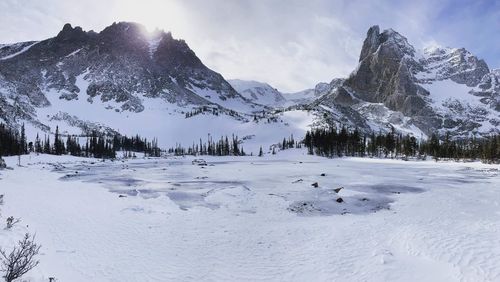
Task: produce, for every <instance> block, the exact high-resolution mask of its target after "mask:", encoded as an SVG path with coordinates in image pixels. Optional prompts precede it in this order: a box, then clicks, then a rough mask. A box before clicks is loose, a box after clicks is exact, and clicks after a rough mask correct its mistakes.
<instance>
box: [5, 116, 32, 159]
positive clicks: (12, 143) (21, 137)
mask: <svg viewBox="0 0 500 282" xmlns="http://www.w3.org/2000/svg"><path fill="white" fill-rule="evenodd" d="M27 152H28V145H27V142H26V134H25V133H24V124H23V126H22V127H21V131H20V132H19V131H18V130H12V129H10V128H9V127H7V126H6V125H5V124H3V123H0V156H13V155H22V154H26V153H27Z"/></svg>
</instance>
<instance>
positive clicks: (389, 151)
mask: <svg viewBox="0 0 500 282" xmlns="http://www.w3.org/2000/svg"><path fill="white" fill-rule="evenodd" d="M499 144H500V135H498V134H495V135H491V136H489V137H483V138H474V137H473V138H461V139H456V140H453V139H452V138H451V136H450V134H449V133H446V134H445V136H443V137H440V136H439V135H437V134H434V135H432V136H431V138H429V139H428V140H422V141H420V142H419V141H418V140H417V139H416V138H415V137H413V136H410V135H403V134H399V133H396V132H395V131H394V130H392V131H391V132H388V133H382V132H379V133H378V134H376V133H372V134H370V135H366V134H361V133H360V132H359V131H358V130H357V129H355V130H348V129H347V128H346V127H345V126H343V127H342V128H341V129H340V130H337V129H336V128H330V129H322V128H316V129H313V130H311V131H308V132H307V133H306V136H305V138H304V145H305V146H306V147H307V149H308V152H309V154H315V155H319V156H325V157H341V156H358V157H365V156H369V157H385V158H387V157H391V158H408V157H418V158H425V157H427V156H432V157H434V158H435V159H440V158H442V159H456V160H459V159H471V160H476V159H481V160H482V161H485V162H499V160H500V146H499Z"/></svg>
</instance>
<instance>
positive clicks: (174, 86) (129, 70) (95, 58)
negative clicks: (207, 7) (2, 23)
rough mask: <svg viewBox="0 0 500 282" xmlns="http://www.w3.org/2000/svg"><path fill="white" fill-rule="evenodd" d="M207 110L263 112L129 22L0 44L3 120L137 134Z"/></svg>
mask: <svg viewBox="0 0 500 282" xmlns="http://www.w3.org/2000/svg"><path fill="white" fill-rule="evenodd" d="M202 107H203V109H204V110H205V111H210V112H212V113H215V112H216V113H217V114H219V113H220V114H227V115H228V116H231V117H232V118H235V119H238V120H245V119H246V117H245V114H250V113H252V112H254V111H261V110H262V109H263V106H261V105H257V104H255V103H252V102H251V101H250V100H248V99H246V98H244V97H243V96H241V95H240V94H239V93H238V92H236V91H235V90H234V89H233V88H232V87H231V85H230V84H229V83H228V82H227V81H226V80H225V79H224V78H223V77H222V76H221V75H220V74H218V73H216V72H214V71H212V70H210V69H209V68H207V67H206V66H205V65H204V64H203V63H202V62H201V61H200V59H199V58H198V57H197V56H196V55H195V53H194V52H193V51H192V50H191V49H190V48H189V47H188V45H187V44H186V42H184V41H183V40H177V39H174V38H173V37H172V35H171V34H170V33H166V32H163V31H156V32H154V33H148V32H147V31H146V30H145V28H144V27H143V26H141V25H139V24H136V23H129V22H120V23H114V24H113V25H111V26H109V27H107V28H105V29H104V30H103V31H101V32H99V33H96V32H93V31H88V32H85V31H83V30H82V29H81V28H80V27H74V28H73V27H72V26H71V25H70V24H66V25H65V26H64V27H63V29H62V30H61V32H59V34H58V35H57V36H56V37H53V38H50V39H47V40H43V41H40V42H25V43H17V44H11V45H2V46H0V119H1V120H3V121H4V122H6V123H8V124H13V125H16V124H17V125H19V123H21V122H28V123H29V124H30V125H31V126H33V127H35V128H38V130H43V131H53V130H54V128H55V124H59V125H61V124H66V125H67V126H68V127H69V128H72V127H73V128H74V127H76V128H77V131H89V130H94V129H98V130H102V129H106V128H107V129H109V130H116V131H119V130H123V127H124V126H125V125H126V126H128V127H134V125H135V124H137V126H136V127H134V130H135V131H136V132H139V131H140V130H139V129H141V128H142V127H141V124H142V125H143V124H144V123H152V122H153V121H154V120H157V121H164V120H165V118H166V117H167V116H168V115H169V114H173V113H174V114H177V115H184V112H189V111H192V110H193V109H198V108H202ZM143 116H144V118H145V119H142V118H141V117H143ZM127 119H129V120H130V122H127V121H126V120H127ZM115 121H116V122H115ZM120 124H121V125H122V126H120Z"/></svg>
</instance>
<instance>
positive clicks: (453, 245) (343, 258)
mask: <svg viewBox="0 0 500 282" xmlns="http://www.w3.org/2000/svg"><path fill="white" fill-rule="evenodd" d="M192 159H193V158H192V157H186V158H180V157H179V158H168V159H135V160H125V161H114V162H111V161H106V162H102V161H99V160H93V159H83V158H72V157H56V156H46V155H40V156H35V155H31V156H24V157H23V158H22V164H23V167H17V166H16V162H17V159H16V158H14V157H9V158H7V159H6V161H7V163H8V165H10V166H12V167H13V168H14V169H13V170H4V171H1V172H0V194H4V195H5V197H4V198H5V199H4V204H3V205H2V206H0V209H1V216H2V218H1V221H2V222H5V218H6V217H7V216H10V215H12V216H15V217H19V218H21V220H22V221H21V223H20V224H18V225H17V226H15V227H14V228H13V229H12V230H4V229H1V230H0V246H1V247H2V248H6V249H10V248H11V247H12V245H13V244H14V242H16V241H17V240H18V239H20V238H21V236H22V234H24V233H25V232H27V231H29V232H31V233H36V241H37V242H39V243H41V244H42V252H41V255H40V256H39V259H40V265H39V266H37V267H36V268H35V269H34V270H32V271H31V272H29V273H28V274H27V275H26V276H25V278H26V279H29V281H48V277H56V278H57V279H58V280H57V281H499V280H500V240H498V238H499V236H500V209H499V207H500V171H499V166H498V165H497V166H494V165H485V164H481V163H454V162H450V163H447V162H444V163H442V162H440V163H436V162H433V161H421V162H417V161H410V162H404V161H398V160H379V159H360V158H344V159H326V158H319V157H315V156H309V155H306V154H305V152H304V151H303V150H288V151H283V152H280V153H279V154H277V155H267V156H265V157H262V158H259V157H237V158H234V157H210V158H205V159H206V160H207V161H208V163H209V165H208V166H206V167H201V166H195V165H192V164H191V161H192ZM322 173H324V174H325V176H321V174H322ZM314 182H318V184H319V187H318V188H314V187H312V186H311V184H312V183H314ZM339 187H344V188H343V189H342V190H340V192H339V193H338V194H337V193H335V191H333V189H335V188H339ZM120 195H122V197H120ZM123 196H126V197H123ZM339 197H341V198H342V199H343V201H344V202H342V203H339V202H337V199H338V198H339Z"/></svg>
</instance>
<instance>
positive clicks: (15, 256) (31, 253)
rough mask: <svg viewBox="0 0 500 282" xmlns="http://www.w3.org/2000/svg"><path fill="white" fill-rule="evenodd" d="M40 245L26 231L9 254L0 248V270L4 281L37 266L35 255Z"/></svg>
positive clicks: (8, 281) (9, 281)
mask: <svg viewBox="0 0 500 282" xmlns="http://www.w3.org/2000/svg"><path fill="white" fill-rule="evenodd" d="M41 247H42V246H40V245H37V244H36V243H35V236H31V235H30V234H29V233H26V235H24V238H23V239H22V240H20V241H19V242H18V243H17V246H15V247H14V249H13V250H12V251H11V252H10V253H9V254H7V253H6V252H5V250H3V249H0V261H1V263H0V270H1V271H3V272H5V275H4V276H3V277H4V278H5V281H7V282H11V281H13V280H15V279H17V278H19V277H21V276H23V275H24V274H26V273H27V272H28V271H30V270H31V269H33V268H34V267H35V266H37V265H38V263H39V261H38V260H36V259H35V256H36V255H38V252H39V251H40V248H41Z"/></svg>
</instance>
